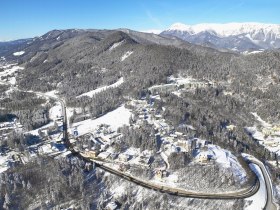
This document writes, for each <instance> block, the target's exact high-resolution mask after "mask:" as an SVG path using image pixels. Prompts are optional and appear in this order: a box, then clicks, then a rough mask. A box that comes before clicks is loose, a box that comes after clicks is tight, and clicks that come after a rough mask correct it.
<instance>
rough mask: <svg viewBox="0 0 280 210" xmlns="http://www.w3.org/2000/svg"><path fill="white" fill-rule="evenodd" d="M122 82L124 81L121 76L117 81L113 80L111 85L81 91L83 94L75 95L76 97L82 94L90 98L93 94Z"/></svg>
mask: <svg viewBox="0 0 280 210" xmlns="http://www.w3.org/2000/svg"><path fill="white" fill-rule="evenodd" d="M123 82H124V80H123V77H121V78H120V79H119V80H118V81H117V82H115V83H113V84H111V85H108V86H104V87H100V88H97V89H95V90H92V91H89V92H86V93H83V94H81V95H79V96H77V98H79V97H82V96H88V97H90V98H92V97H93V96H94V95H95V94H97V93H100V92H101V91H104V90H107V89H108V88H116V87H118V86H120V85H121V84H122V83H123Z"/></svg>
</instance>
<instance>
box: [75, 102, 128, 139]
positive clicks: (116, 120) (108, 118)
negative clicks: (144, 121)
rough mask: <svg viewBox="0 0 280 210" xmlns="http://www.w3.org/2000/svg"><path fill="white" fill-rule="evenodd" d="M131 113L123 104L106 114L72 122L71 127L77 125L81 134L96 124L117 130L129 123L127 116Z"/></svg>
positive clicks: (92, 129)
mask: <svg viewBox="0 0 280 210" xmlns="http://www.w3.org/2000/svg"><path fill="white" fill-rule="evenodd" d="M131 115H132V113H131V112H130V110H128V109H126V108H125V107H124V105H122V106H121V107H119V108H117V109H115V110H113V111H111V112H108V113H107V114H105V115H103V116H102V117H99V118H97V119H94V120H92V119H89V120H84V121H81V122H77V123H74V124H73V125H72V127H77V131H78V133H79V135H83V134H86V133H89V132H92V131H94V130H95V129H96V128H97V126H98V125H100V124H107V125H110V126H111V129H112V130H115V131H116V130H117V129H118V128H119V127H121V126H123V125H129V118H130V116H131Z"/></svg>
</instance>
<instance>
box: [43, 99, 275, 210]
mask: <svg viewBox="0 0 280 210" xmlns="http://www.w3.org/2000/svg"><path fill="white" fill-rule="evenodd" d="M42 95H43V96H46V97H50V98H53V99H55V100H57V101H59V102H60V103H61V106H62V115H63V116H64V119H63V139H64V141H65V143H66V146H67V147H68V148H69V149H70V150H71V152H72V153H73V154H74V155H77V156H79V157H80V158H83V159H84V160H86V161H90V162H95V163H96V165H97V166H99V167H100V168H102V169H104V170H106V171H108V172H110V173H112V174H115V175H118V176H120V177H122V178H124V179H127V180H129V181H131V182H134V183H136V184H138V185H141V186H143V187H146V188H149V189H153V190H156V191H159V192H164V193H168V194H172V195H177V196H183V197H192V198H204V199H240V198H248V197H251V196H252V195H254V194H255V193H256V192H257V191H258V190H259V187H260V182H259V180H258V179H256V181H255V184H254V185H253V186H252V187H250V188H247V189H244V190H241V191H238V192H231V193H225V192H224V193H201V192H191V191H187V190H185V189H179V188H174V187H167V186H163V185H157V184H154V183H151V182H149V181H145V180H142V179H139V178H137V177H133V176H131V175H129V174H126V173H123V172H121V171H119V170H116V169H113V168H111V167H108V166H106V165H105V164H104V163H102V162H99V161H96V160H93V159H90V158H88V157H86V156H84V155H82V154H81V153H79V152H78V151H75V150H74V149H73V148H72V146H71V144H70V141H69V139H68V132H67V130H68V121H67V113H66V105H65V103H64V101H63V100H62V99H59V98H56V97H52V96H48V95H45V94H42ZM249 160H250V161H251V163H254V164H256V165H258V166H259V167H260V169H261V171H262V173H263V177H264V180H265V186H266V193H267V201H266V205H265V210H278V208H277V205H276V204H275V203H274V201H273V190H272V183H271V180H270V177H269V174H268V172H267V170H266V168H265V166H264V165H263V163H262V162H260V161H257V160H255V159H249Z"/></svg>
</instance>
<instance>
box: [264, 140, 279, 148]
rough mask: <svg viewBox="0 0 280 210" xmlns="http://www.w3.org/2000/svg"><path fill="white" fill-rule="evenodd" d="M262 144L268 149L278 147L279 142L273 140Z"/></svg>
mask: <svg viewBox="0 0 280 210" xmlns="http://www.w3.org/2000/svg"><path fill="white" fill-rule="evenodd" d="M263 143H264V145H265V146H269V147H277V146H278V145H279V142H277V141H274V140H266V141H264V142H263Z"/></svg>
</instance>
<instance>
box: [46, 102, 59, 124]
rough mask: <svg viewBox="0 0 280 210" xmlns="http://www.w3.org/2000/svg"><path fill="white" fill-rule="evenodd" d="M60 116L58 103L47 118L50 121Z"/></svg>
mask: <svg viewBox="0 0 280 210" xmlns="http://www.w3.org/2000/svg"><path fill="white" fill-rule="evenodd" d="M60 116H62V110H61V105H60V103H58V102H56V103H55V106H53V107H52V108H51V109H50V111H49V117H50V119H51V120H53V121H54V120H55V119H57V118H58V117H60Z"/></svg>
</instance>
